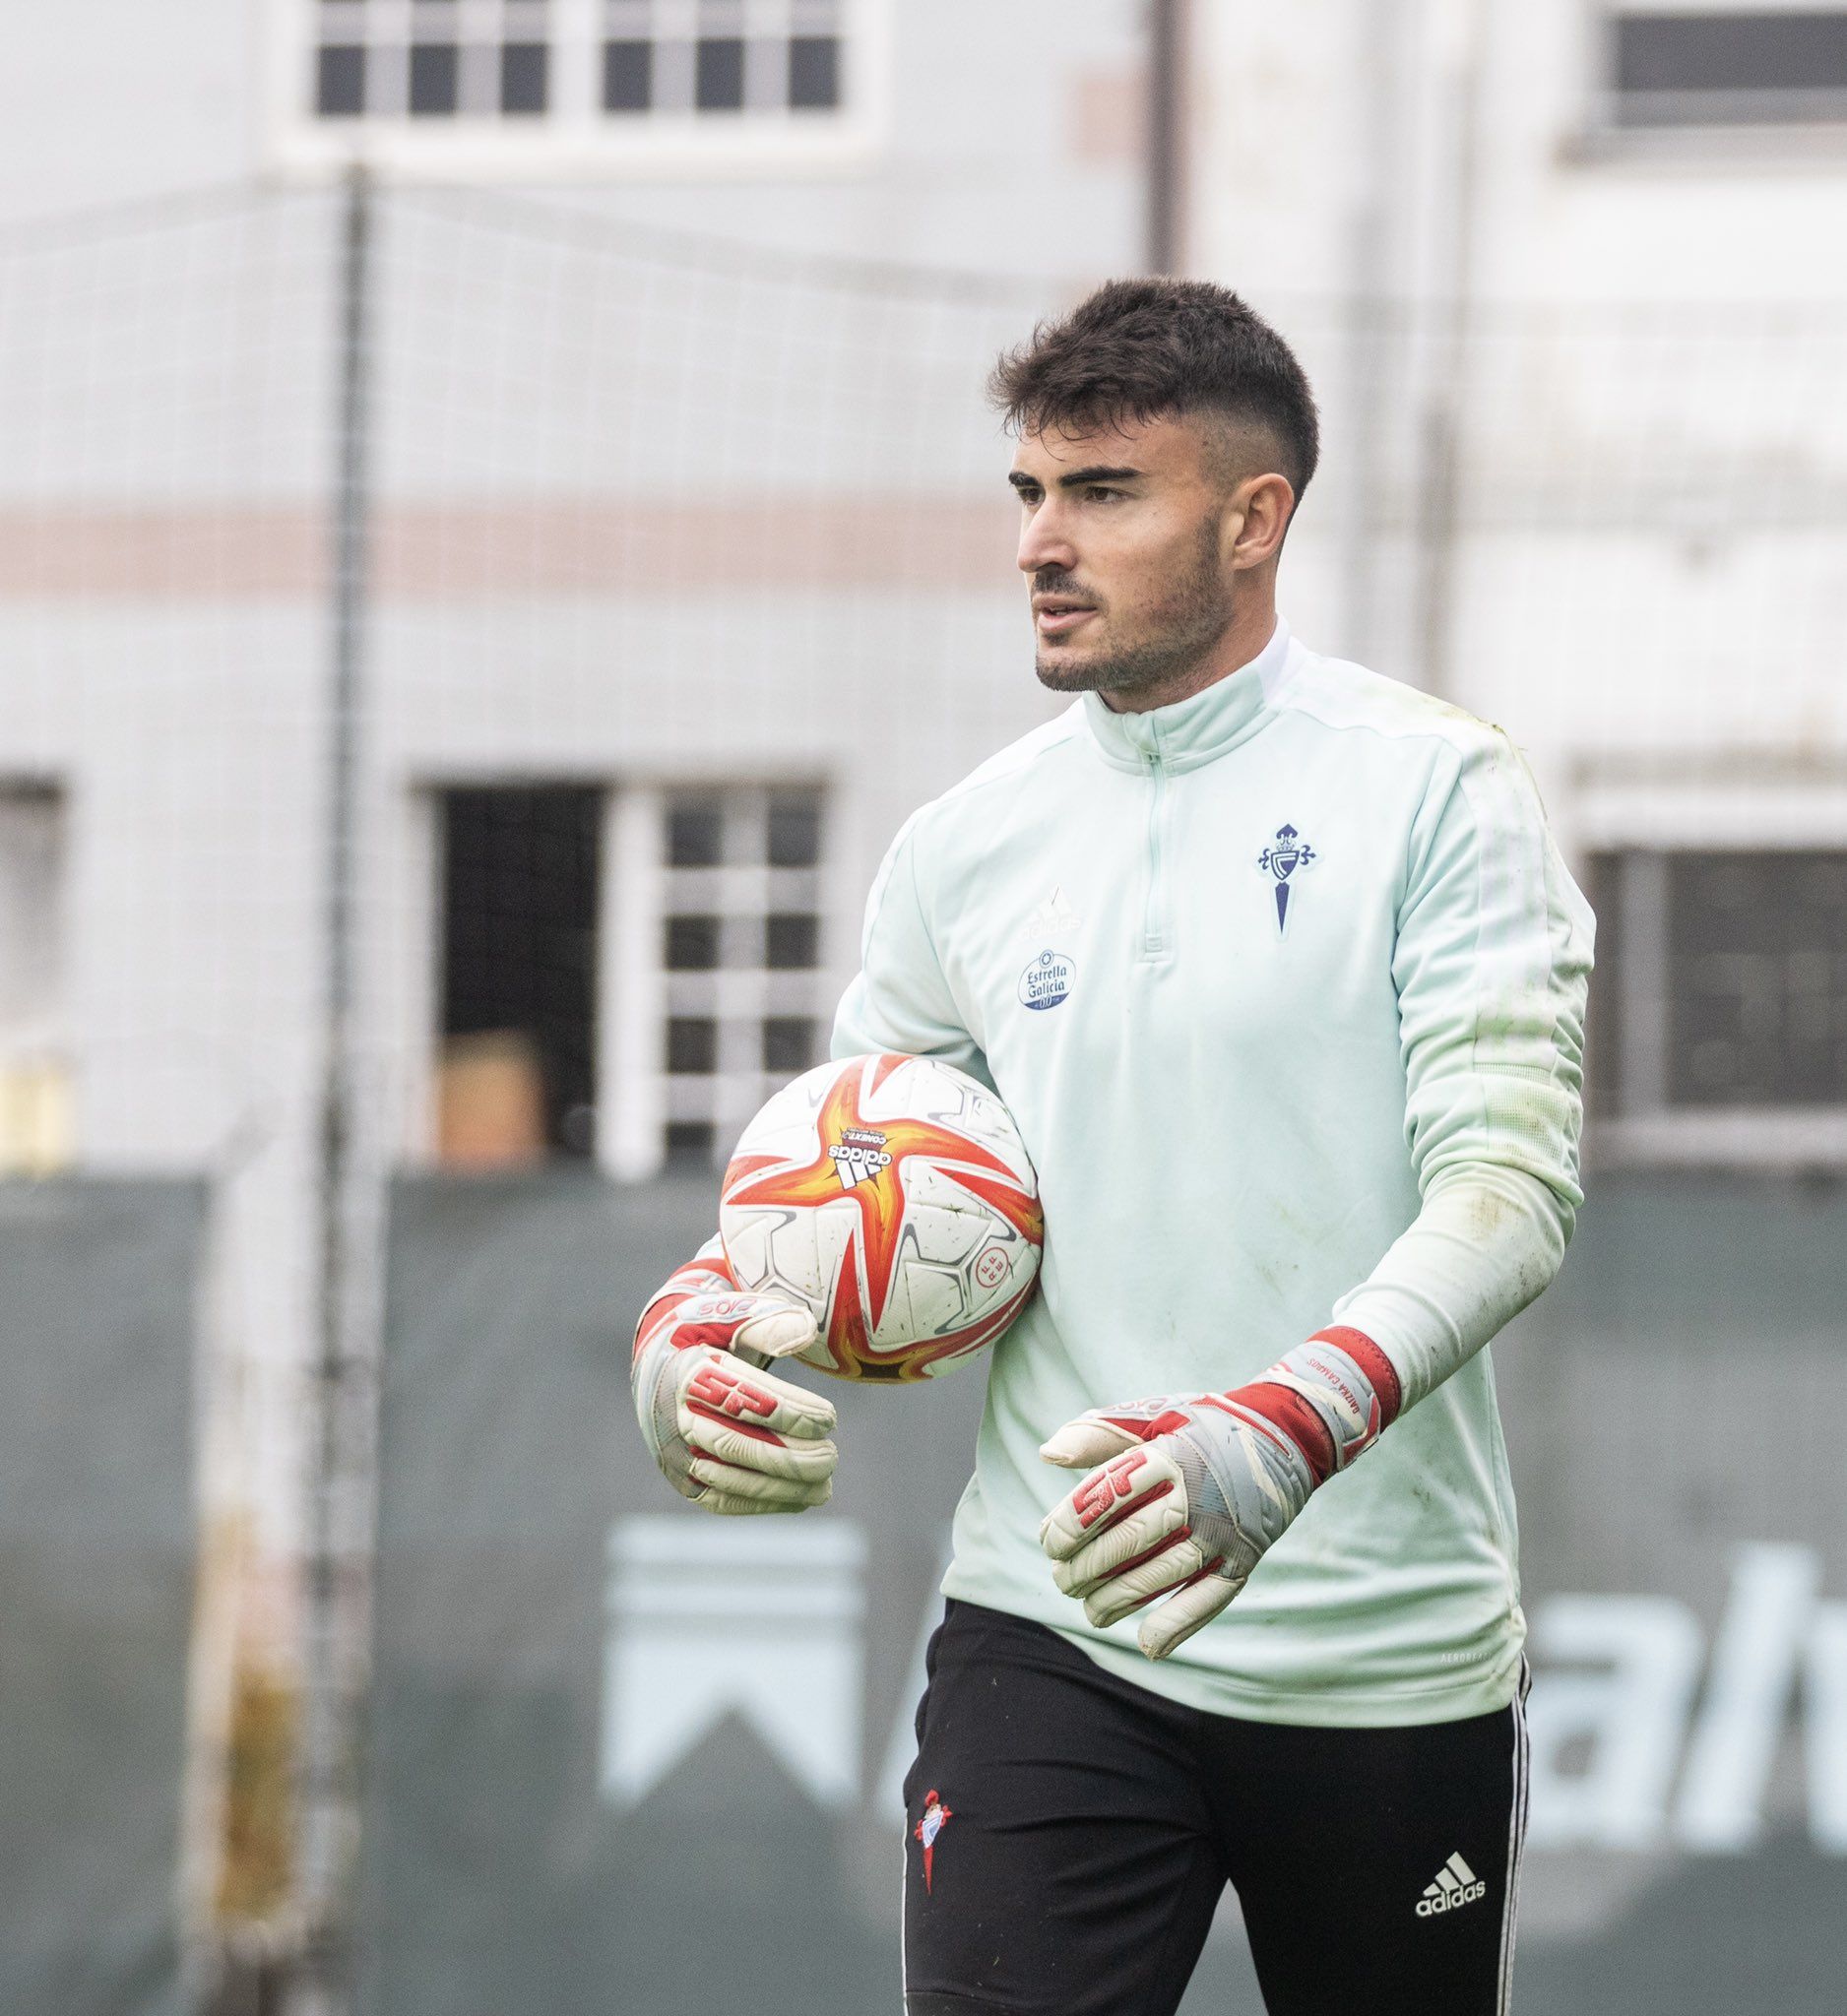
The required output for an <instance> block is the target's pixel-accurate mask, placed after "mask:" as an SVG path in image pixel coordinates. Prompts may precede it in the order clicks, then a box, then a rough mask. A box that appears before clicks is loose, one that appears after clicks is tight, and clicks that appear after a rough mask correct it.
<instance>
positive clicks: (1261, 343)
mask: <svg viewBox="0 0 1847 2016" xmlns="http://www.w3.org/2000/svg"><path fill="white" fill-rule="evenodd" d="M987 390H988V396H989V397H990V398H991V399H992V401H993V403H994V405H995V406H996V407H997V408H999V410H1000V411H1001V413H1002V415H1003V417H1004V418H1005V421H1006V424H1007V426H1008V428H1009V429H1010V430H1011V431H1012V432H1014V433H1020V432H1028V433H1043V432H1045V431H1046V430H1047V429H1048V428H1057V429H1059V430H1060V431H1062V432H1065V433H1070V434H1092V433H1100V432H1103V431H1105V430H1106V429H1108V428H1110V427H1112V426H1120V425H1122V424H1123V423H1124V422H1131V423H1132V422H1136V421H1141V420H1152V419H1156V418H1160V417H1165V416H1172V417H1175V418H1181V417H1185V416H1188V415H1191V414H1194V413H1199V414H1223V415H1225V416H1226V417H1227V418H1229V419H1232V420H1236V421H1242V422H1244V423H1246V424H1254V425H1256V426H1259V427H1262V428H1263V429H1265V430H1266V431H1267V432H1268V433H1269V434H1270V435H1271V436H1272V437H1273V438H1274V440H1275V443H1276V447H1277V451H1278V454H1279V457H1280V463H1279V470H1280V473H1282V474H1283V475H1285V476H1287V477H1288V478H1289V482H1290V487H1291V488H1292V489H1293V490H1294V491H1295V493H1296V495H1297V497H1298V498H1300V497H1301V495H1302V493H1303V491H1304V490H1306V488H1307V487H1308V478H1309V477H1310V476H1312V475H1313V474H1314V468H1315V463H1316V461H1317V460H1318V459H1319V455H1320V437H1321V428H1320V420H1319V416H1318V415H1317V413H1316V411H1315V405H1314V394H1313V393H1312V392H1311V391H1310V390H1309V387H1308V380H1307V376H1306V373H1305V372H1304V370H1303V368H1302V366H1301V364H1300V363H1299V362H1297V360H1296V353H1295V351H1294V350H1292V349H1291V348H1290V347H1289V346H1288V344H1286V343H1285V342H1284V341H1283V339H1282V338H1281V337H1280V336H1278V335H1277V333H1276V331H1275V330H1274V329H1272V328H1271V327H1270V325H1269V324H1268V323H1267V322H1266V321H1264V319H1263V317H1262V316H1261V315H1259V314H1257V313H1256V312H1255V310H1254V309H1252V308H1250V307H1248V306H1246V304H1245V303H1244V302H1243V301H1242V300H1240V299H1239V297H1238V296H1237V295H1236V294H1235V293H1233V292H1232V290H1231V289H1230V288H1229V287H1221V286H1215V285H1213V284H1212V283H1211V282H1210V281H1203V280H1113V281H1110V282H1107V283H1106V284H1104V285H1103V286H1100V287H1099V288H1098V289H1097V290H1096V292H1095V293H1093V294H1091V295H1090V296H1089V297H1088V298H1087V299H1086V300H1083V301H1080V302H1079V303H1078V305H1077V306H1076V307H1075V308H1073V309H1072V310H1071V312H1070V313H1069V314H1068V315H1065V316H1062V317H1060V318H1058V319H1057V320H1055V321H1048V322H1042V323H1040V324H1039V326H1038V327H1037V328H1036V329H1035V330H1034V331H1033V335H1032V340H1031V341H1030V342H1029V343H1024V344H1022V345H1020V347H1018V348H1017V349H1011V350H1005V351H1003V352H1002V353H1001V355H1000V357H999V359H998V361H997V362H996V363H995V365H994V368H993V371H992V372H991V374H990V375H989V377H988V381H987Z"/></svg>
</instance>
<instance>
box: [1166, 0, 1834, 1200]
mask: <svg viewBox="0 0 1847 2016" xmlns="http://www.w3.org/2000/svg"><path fill="white" fill-rule="evenodd" d="M1190 33H1191V45H1192V53H1193V64H1192V85H1191V89H1192V108H1193V118H1192V123H1191V135H1190V156H1189V168H1188V173H1187V177H1186V194H1187V201H1186V206H1185V207H1186V211H1187V215H1188V220H1189V227H1188V234H1187V239H1186V256H1187V259H1188V261H1189V263H1190V265H1191V267H1192V268H1193V269H1194V270H1196V271H1199V272H1202V273H1207V274H1211V275H1214V276H1220V277H1224V278H1227V279H1234V280H1235V281H1236V283H1237V284H1239V285H1240V286H1242V287H1243V288H1245V289H1246V290H1247V291H1248V292H1249V293H1250V294H1251V295H1252V296H1253V297H1254V298H1255V299H1256V300H1257V301H1258V302H1259V303H1261V304H1263V305H1265V306H1268V307H1271V308H1273V310H1274V311H1275V313H1276V315H1277V317H1278V319H1279V320H1280V321H1282V322H1283V323H1284V325H1285V326H1286V327H1289V328H1291V329H1300V332H1301V336H1302V340H1303V346H1304V348H1305V350H1306V353H1307V355H1308V357H1309V360H1310V363H1311V370H1312V373H1313V375H1314V377H1315V379H1316V382H1317V385H1318V386H1319V388H1320V390H1321V393H1322V396H1323V399H1324V402H1325V405H1326V409H1327V416H1328V454H1327V463H1326V473H1325V475H1324V477H1323V478H1320V479H1318V484H1317V487H1320V486H1321V485H1324V486H1325V487H1324V488H1320V494H1319V495H1317V494H1315V493H1313V492H1311V493H1310V496H1309V499H1308V504H1307V509H1306V513H1305V516H1304V519H1303V523H1302V527H1301V530H1300V532H1299V533H1298V535H1297V538H1298V540H1299V541H1300V550H1299V551H1298V552H1297V553H1296V554H1295V555H1293V556H1292V564H1293V565H1294V567H1295V569H1296V585H1295V588H1294V589H1293V590H1292V592H1291V597H1290V601H1291V606H1292V607H1293V608H1295V609H1296V611H1297V619H1298V621H1299V623H1300V624H1301V625H1303V626H1305V627H1306V628H1309V629H1310V630H1311V631H1312V633H1313V634H1315V635H1316V636H1318V637H1321V638H1325V639H1327V640H1329V641H1330V642H1338V644H1339V645H1340V647H1341V648H1343V649H1346V650H1349V651H1351V652H1352V653H1354V655H1356V656H1359V657H1361V658H1364V659H1366V660H1368V661H1369V662H1372V663H1374V664H1376V665H1378V666H1379V667H1380V668H1381V669H1383V670H1386V671H1390V672H1393V673H1396V674H1397V675H1399V676H1403V677H1410V678H1412V679H1414V680H1416V681H1417V682H1419V683H1422V684H1427V685H1431V686H1433V687H1434V688H1435V689H1436V690H1438V691H1440V692H1442V693H1444V694H1445V695H1446V696H1448V697H1450V698H1453V699H1454V700H1456V701H1457V702H1458V703H1459V704H1461V705H1462V706H1464V707H1467V708H1469V709H1470V710H1471V711H1473V712H1476V713H1479V714H1483V715H1486V716H1488V717H1490V718H1491V719H1496V720H1500V721H1504V722H1505V723H1506V724H1507V725H1509V726H1510V727H1511V728H1512V730H1513V731H1514V733H1515V735H1516V738H1517V739H1518V740H1519V741H1520V742H1521V743H1522V744H1523V745H1524V746H1525V747H1526V748H1527V749H1528V751H1529V752H1530V754H1531V756H1532V759H1533V761H1534V764H1535V767H1536V769H1537V771H1538V773H1539V776H1540V780H1541V783H1542V785H1543V786H1544V788H1545V789H1546V792H1547V796H1548V800H1549V803H1550V806H1551V809H1552V813H1553V816H1554V820H1555V823H1556V824H1557V825H1558V827H1559V828H1560V832H1561V833H1562V835H1563V837H1564V839H1565V841H1566V844H1567V846H1568V847H1569V848H1570V850H1571V851H1572V852H1573V854H1574V856H1575V857H1576V859H1577V862H1578V864H1579V866H1580V868H1581V870H1582V871H1583V872H1584V874H1585V875H1586V876H1587V877H1588V878H1589V879H1590V880H1591V881H1592V882H1593V883H1594V885H1595V888H1594V891H1593V893H1594V895H1595V898H1596V901H1597V907H1598V910H1599V914H1600V920H1601V924H1600V946H1599V951H1600V968H1601V971H1600V977H1599V985H1598V990H1597V996H1596V1000H1595V1002H1594V1004H1593V1023H1594V1027H1593V1065H1594V1074H1595V1077H1596V1079H1597V1081H1598V1086H1599V1092H1600V1105H1601V1108H1602V1110H1601V1114H1600V1118H1601V1122H1602V1124H1601V1125H1600V1126H1599V1127H1597V1128H1596V1129H1595V1130H1594V1131H1593V1134H1592V1137H1591V1148H1592V1151H1593V1153H1594V1154H1596V1155H1598V1156H1601V1158H1602V1159H1603V1160H1605V1161H1606V1162H1608V1161H1611V1160H1617V1159H1624V1160H1631V1161H1633V1160H1639V1161H1643V1162H1656V1161H1663V1160H1665V1161H1668V1162H1686V1163H1704V1164H1719V1165H1725V1164H1737V1163H1768V1164H1771V1165H1775V1166H1790V1165H1796V1166H1802V1165H1805V1164H1820V1165H1829V1164H1833V1165H1837V1164H1838V1163H1839V1162H1840V1161H1841V1159H1842V1156H1843V1153H1847V956H1844V955H1843V953H1842V949H1841V948H1842V946H1843V944H1844V943H1847V929H1844V925H1847V682H1844V681H1843V679H1842V672H1843V670H1844V669H1847V663H1844V662H1843V657H1842V646H1841V638H1842V635H1843V627H1844V625H1847V395H1844V394H1843V390H1842V386H1843V381H1844V378H1847V257H1843V255H1842V247H1843V246H1847V179H1843V177H1842V175H1841V167H1842V163H1843V161H1844V160H1847V10H1843V9H1841V8H1838V7H1827V6H1824V5H1817V4H1815V0H1800V4H1798V5H1796V6H1794V7H1792V6H1788V5H1785V4H1782V0H1778V4H1777V5H1774V6H1771V5H1765V4H1761V0H1733V4H1730V5H1726V4H1723V0H1545V4H1542V5H1527V6H1513V5H1494V4H1491V0H1428V4H1419V0H1357V4H1343V0H1309V4H1307V5H1305V6H1300V7H1293V8H1290V9H1288V10H1276V9H1272V8H1265V7H1260V6H1255V5H1249V4H1246V0H1214V4H1210V5H1201V6H1196V7H1194V8H1193V9H1192V10H1191V17H1190Z"/></svg>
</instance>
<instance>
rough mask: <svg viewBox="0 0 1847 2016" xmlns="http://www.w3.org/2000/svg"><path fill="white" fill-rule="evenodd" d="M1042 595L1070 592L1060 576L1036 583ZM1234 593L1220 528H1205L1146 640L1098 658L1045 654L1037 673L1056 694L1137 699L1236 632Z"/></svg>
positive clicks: (1155, 612)
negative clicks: (1222, 564) (1224, 566)
mask: <svg viewBox="0 0 1847 2016" xmlns="http://www.w3.org/2000/svg"><path fill="white" fill-rule="evenodd" d="M1033 587H1034V590H1035V592H1036V593H1038V594H1040V595H1059V594H1069V593H1072V588H1071V586H1070V585H1069V584H1068V583H1067V581H1066V579H1065V578H1064V577H1063V576H1061V575H1054V574H1053V573H1052V572H1051V570H1046V571H1044V572H1042V573H1041V574H1039V575H1037V576H1036V577H1035V578H1034V582H1033ZM1232 615H1233V609H1232V590H1231V584H1230V583H1229V582H1228V581H1226V579H1225V578H1224V576H1223V575H1222V574H1221V573H1220V571H1219V541H1218V529H1217V527H1216V526H1214V525H1210V524H1208V525H1206V526H1203V527H1202V528H1201V529H1200V539H1199V544H1198V547H1197V549H1196V551H1195V554H1194V564H1193V566H1192V568H1191V570H1190V571H1189V572H1188V574H1187V575H1186V577H1185V579H1184V580H1183V581H1181V582H1180V583H1179V584H1178V586H1177V587H1176V588H1175V590H1174V592H1173V593H1172V594H1171V595H1169V597H1168V598H1167V599H1166V600H1165V601H1162V602H1161V603H1159V604H1157V606H1156V607H1155V608H1153V609H1151V610H1150V611H1149V612H1148V615H1147V617H1146V619H1145V629H1146V633H1147V634H1146V635H1145V636H1144V637H1143V638H1142V639H1141V640H1140V641H1139V642H1135V643H1129V644H1123V645H1117V646H1115V647H1111V646H1109V645H1107V644H1106V645H1105V646H1104V647H1103V648H1102V649H1101V650H1100V651H1099V652H1098V653H1097V654H1096V655H1095V656H1092V657H1083V658H1077V659H1071V660H1064V661H1062V662H1061V661H1059V660H1057V659H1054V658H1052V657H1051V656H1050V655H1049V654H1048V653H1046V652H1045V651H1041V652H1040V653H1039V654H1038V656H1037V657H1036V658H1035V660H1034V663H1033V669H1034V670H1035V671H1036V672H1037V673H1038V674H1039V683H1040V684H1041V685H1042V686H1045V687H1047V688H1048V689H1049V690H1051V692H1053V693H1118V694H1123V693H1125V694H1129V695H1133V694H1136V693H1145V692H1150V691H1153V690H1155V689H1157V688H1159V687H1162V686H1167V685H1171V684H1175V683H1178V682H1180V681H1182V680H1183V679H1184V678H1185V675H1186V674H1187V673H1188V672H1191V671H1193V670H1195V669H1196V668H1197V667H1198V666H1199V665H1201V664H1203V663H1204V662H1205V661H1206V660H1207V659H1208V658H1209V657H1210V656H1211V655H1212V653H1213V652H1214V651H1215V650H1216V649H1217V648H1218V645H1219V641H1220V639H1221V638H1223V637H1224V635H1225V633H1226V631H1228V630H1229V629H1230V628H1231V627H1232Z"/></svg>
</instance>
